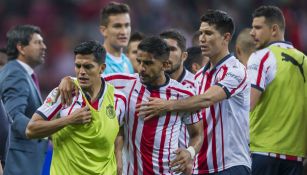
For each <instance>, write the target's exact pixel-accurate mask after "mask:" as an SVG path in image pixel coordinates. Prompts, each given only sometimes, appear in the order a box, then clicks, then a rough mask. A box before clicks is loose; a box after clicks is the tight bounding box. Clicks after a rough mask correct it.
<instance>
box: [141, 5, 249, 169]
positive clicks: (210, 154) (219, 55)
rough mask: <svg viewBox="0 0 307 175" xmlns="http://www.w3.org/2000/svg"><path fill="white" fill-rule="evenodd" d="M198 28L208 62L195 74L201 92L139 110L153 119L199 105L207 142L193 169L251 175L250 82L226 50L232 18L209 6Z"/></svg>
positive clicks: (242, 68)
mask: <svg viewBox="0 0 307 175" xmlns="http://www.w3.org/2000/svg"><path fill="white" fill-rule="evenodd" d="M199 31H200V32H201V35H200V37H199V39H200V46H201V50H202V53H203V55H205V56H207V57H209V59H210V62H209V63H208V64H207V65H206V66H205V67H203V68H202V69H201V70H200V71H199V72H198V73H196V75H195V80H196V81H197V84H199V87H198V88H197V91H198V92H197V94H198V95H197V96H193V97H189V98H187V99H184V100H168V101H166V100H161V99H157V98H149V100H150V101H149V102H148V103H145V104H143V105H139V106H138V112H139V115H140V116H143V117H144V119H145V120H149V119H151V118H152V117H154V116H155V115H157V114H159V113H164V112H167V111H195V110H201V112H202V116H203V126H204V130H203V133H204V142H203V145H202V148H201V150H200V152H199V154H198V156H197V157H196V158H195V162H194V168H193V174H227V173H229V174H240V175H245V174H246V175H249V174H250V167H251V160H250V156H249V148H248V127H249V125H248V120H249V98H250V94H249V92H250V86H249V84H248V81H247V76H246V71H245V67H244V65H243V64H241V63H240V62H239V60H238V59H237V58H236V57H234V56H233V55H232V54H230V53H229V50H228V45H229V42H230V41H231V38H232V34H233V31H234V23H233V20H232V19H231V17H230V16H229V15H228V14H227V13H225V12H223V11H219V10H208V11H207V12H206V13H205V14H204V15H203V16H202V17H201V24H200V28H199Z"/></svg>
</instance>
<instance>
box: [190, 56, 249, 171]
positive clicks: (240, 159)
mask: <svg viewBox="0 0 307 175" xmlns="http://www.w3.org/2000/svg"><path fill="white" fill-rule="evenodd" d="M195 80H196V81H197V84H199V87H198V88H197V93H198V94H204V93H205V92H206V91H207V90H208V89H209V88H210V87H212V86H214V85H217V86H220V87H222V88H223V89H224V91H225V92H226V94H227V99H225V100H223V101H221V102H219V103H216V104H214V105H212V106H210V107H208V108H206V109H202V111H201V113H202V117H203V126H204V143H203V145H202V148H201V150H200V152H199V154H198V155H197V156H196V158H195V161H194V169H193V173H194V174H205V173H216V172H219V171H223V170H225V169H227V168H230V167H233V166H237V165H244V166H247V167H249V168H250V167H251V159H250V156H249V147H248V138H249V135H248V133H249V105H250V100H249V99H250V85H249V82H248V81H247V73H246V70H245V67H244V66H243V65H242V64H241V63H240V62H239V61H238V60H237V59H236V58H235V57H234V56H232V55H231V54H229V55H227V56H226V57H224V58H223V59H222V60H221V61H220V62H219V63H218V64H217V65H216V66H215V67H214V68H212V67H211V65H210V62H209V63H208V64H207V65H206V66H204V67H203V68H202V69H201V70H200V71H199V72H197V73H196V74H195Z"/></svg>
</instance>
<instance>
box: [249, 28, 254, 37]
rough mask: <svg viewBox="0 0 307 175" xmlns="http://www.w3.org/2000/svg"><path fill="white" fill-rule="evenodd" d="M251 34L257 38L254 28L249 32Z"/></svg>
mask: <svg viewBox="0 0 307 175" xmlns="http://www.w3.org/2000/svg"><path fill="white" fill-rule="evenodd" d="M249 34H250V35H251V36H255V30H254V29H253V28H252V30H251V31H250V32H249Z"/></svg>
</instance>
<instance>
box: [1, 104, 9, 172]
mask: <svg viewBox="0 0 307 175" xmlns="http://www.w3.org/2000/svg"><path fill="white" fill-rule="evenodd" d="M9 126H10V123H9V119H8V117H7V115H6V112H5V110H4V106H3V103H2V100H1V99H0V161H1V163H0V175H2V174H3V166H2V164H4V160H5V157H6V152H7V146H8V142H7V137H8V134H9Z"/></svg>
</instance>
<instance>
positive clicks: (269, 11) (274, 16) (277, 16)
mask: <svg viewBox="0 0 307 175" xmlns="http://www.w3.org/2000/svg"><path fill="white" fill-rule="evenodd" d="M262 16H263V17H264V18H265V22H266V23H267V24H268V25H270V26H271V25H273V24H277V25H278V26H279V27H280V29H281V30H283V31H285V27H286V24H285V23H286V22H285V17H284V15H283V13H282V11H281V10H280V8H278V7H276V6H271V5H263V6H260V7H258V8H257V9H256V10H255V11H254V12H253V18H256V17H262Z"/></svg>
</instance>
